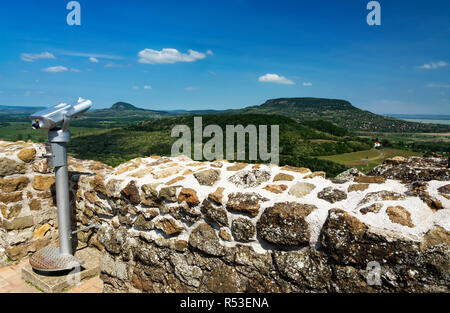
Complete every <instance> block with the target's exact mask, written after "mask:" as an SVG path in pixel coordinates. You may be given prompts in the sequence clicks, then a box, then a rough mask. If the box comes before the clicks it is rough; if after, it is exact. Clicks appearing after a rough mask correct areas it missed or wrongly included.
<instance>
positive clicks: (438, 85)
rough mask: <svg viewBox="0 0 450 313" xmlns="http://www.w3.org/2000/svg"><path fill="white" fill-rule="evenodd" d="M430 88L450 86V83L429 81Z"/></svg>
mask: <svg viewBox="0 0 450 313" xmlns="http://www.w3.org/2000/svg"><path fill="white" fill-rule="evenodd" d="M427 87H428V88H450V84H446V83H429V84H428V85H427Z"/></svg>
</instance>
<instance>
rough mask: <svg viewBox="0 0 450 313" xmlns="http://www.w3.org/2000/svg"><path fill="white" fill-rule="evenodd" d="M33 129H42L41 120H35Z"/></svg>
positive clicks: (32, 123) (32, 125) (32, 124)
mask: <svg viewBox="0 0 450 313" xmlns="http://www.w3.org/2000/svg"><path fill="white" fill-rule="evenodd" d="M31 127H32V128H33V129H39V128H41V122H40V121H39V120H34V121H33V122H31Z"/></svg>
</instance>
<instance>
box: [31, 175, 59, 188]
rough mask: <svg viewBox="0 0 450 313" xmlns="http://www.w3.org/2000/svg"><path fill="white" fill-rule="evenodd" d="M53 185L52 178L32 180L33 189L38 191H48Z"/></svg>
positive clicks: (53, 179)
mask: <svg viewBox="0 0 450 313" xmlns="http://www.w3.org/2000/svg"><path fill="white" fill-rule="evenodd" d="M54 184H55V177H54V176H36V177H34V180H33V188H34V189H36V190H40V191H42V190H47V189H50V188H51V187H52V186H53V185H54Z"/></svg>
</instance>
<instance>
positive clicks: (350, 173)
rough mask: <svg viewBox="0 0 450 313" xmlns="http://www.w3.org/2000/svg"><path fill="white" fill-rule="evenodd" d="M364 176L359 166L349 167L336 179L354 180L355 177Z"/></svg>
mask: <svg viewBox="0 0 450 313" xmlns="http://www.w3.org/2000/svg"><path fill="white" fill-rule="evenodd" d="M358 176H364V174H363V173H361V172H360V171H359V170H358V169H357V168H349V169H348V170H346V171H344V172H342V173H340V174H339V175H337V176H336V179H340V180H344V181H352V180H353V179H354V178H355V177H358Z"/></svg>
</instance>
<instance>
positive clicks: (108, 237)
mask: <svg viewBox="0 0 450 313" xmlns="http://www.w3.org/2000/svg"><path fill="white" fill-rule="evenodd" d="M126 238H127V232H126V230H125V229H123V228H119V229H114V228H112V227H110V226H102V227H100V229H99V230H98V240H99V242H100V243H101V244H102V245H103V246H104V247H105V249H106V251H108V252H109V253H111V254H119V253H120V252H121V251H123V246H124V244H125V242H126Z"/></svg>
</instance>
